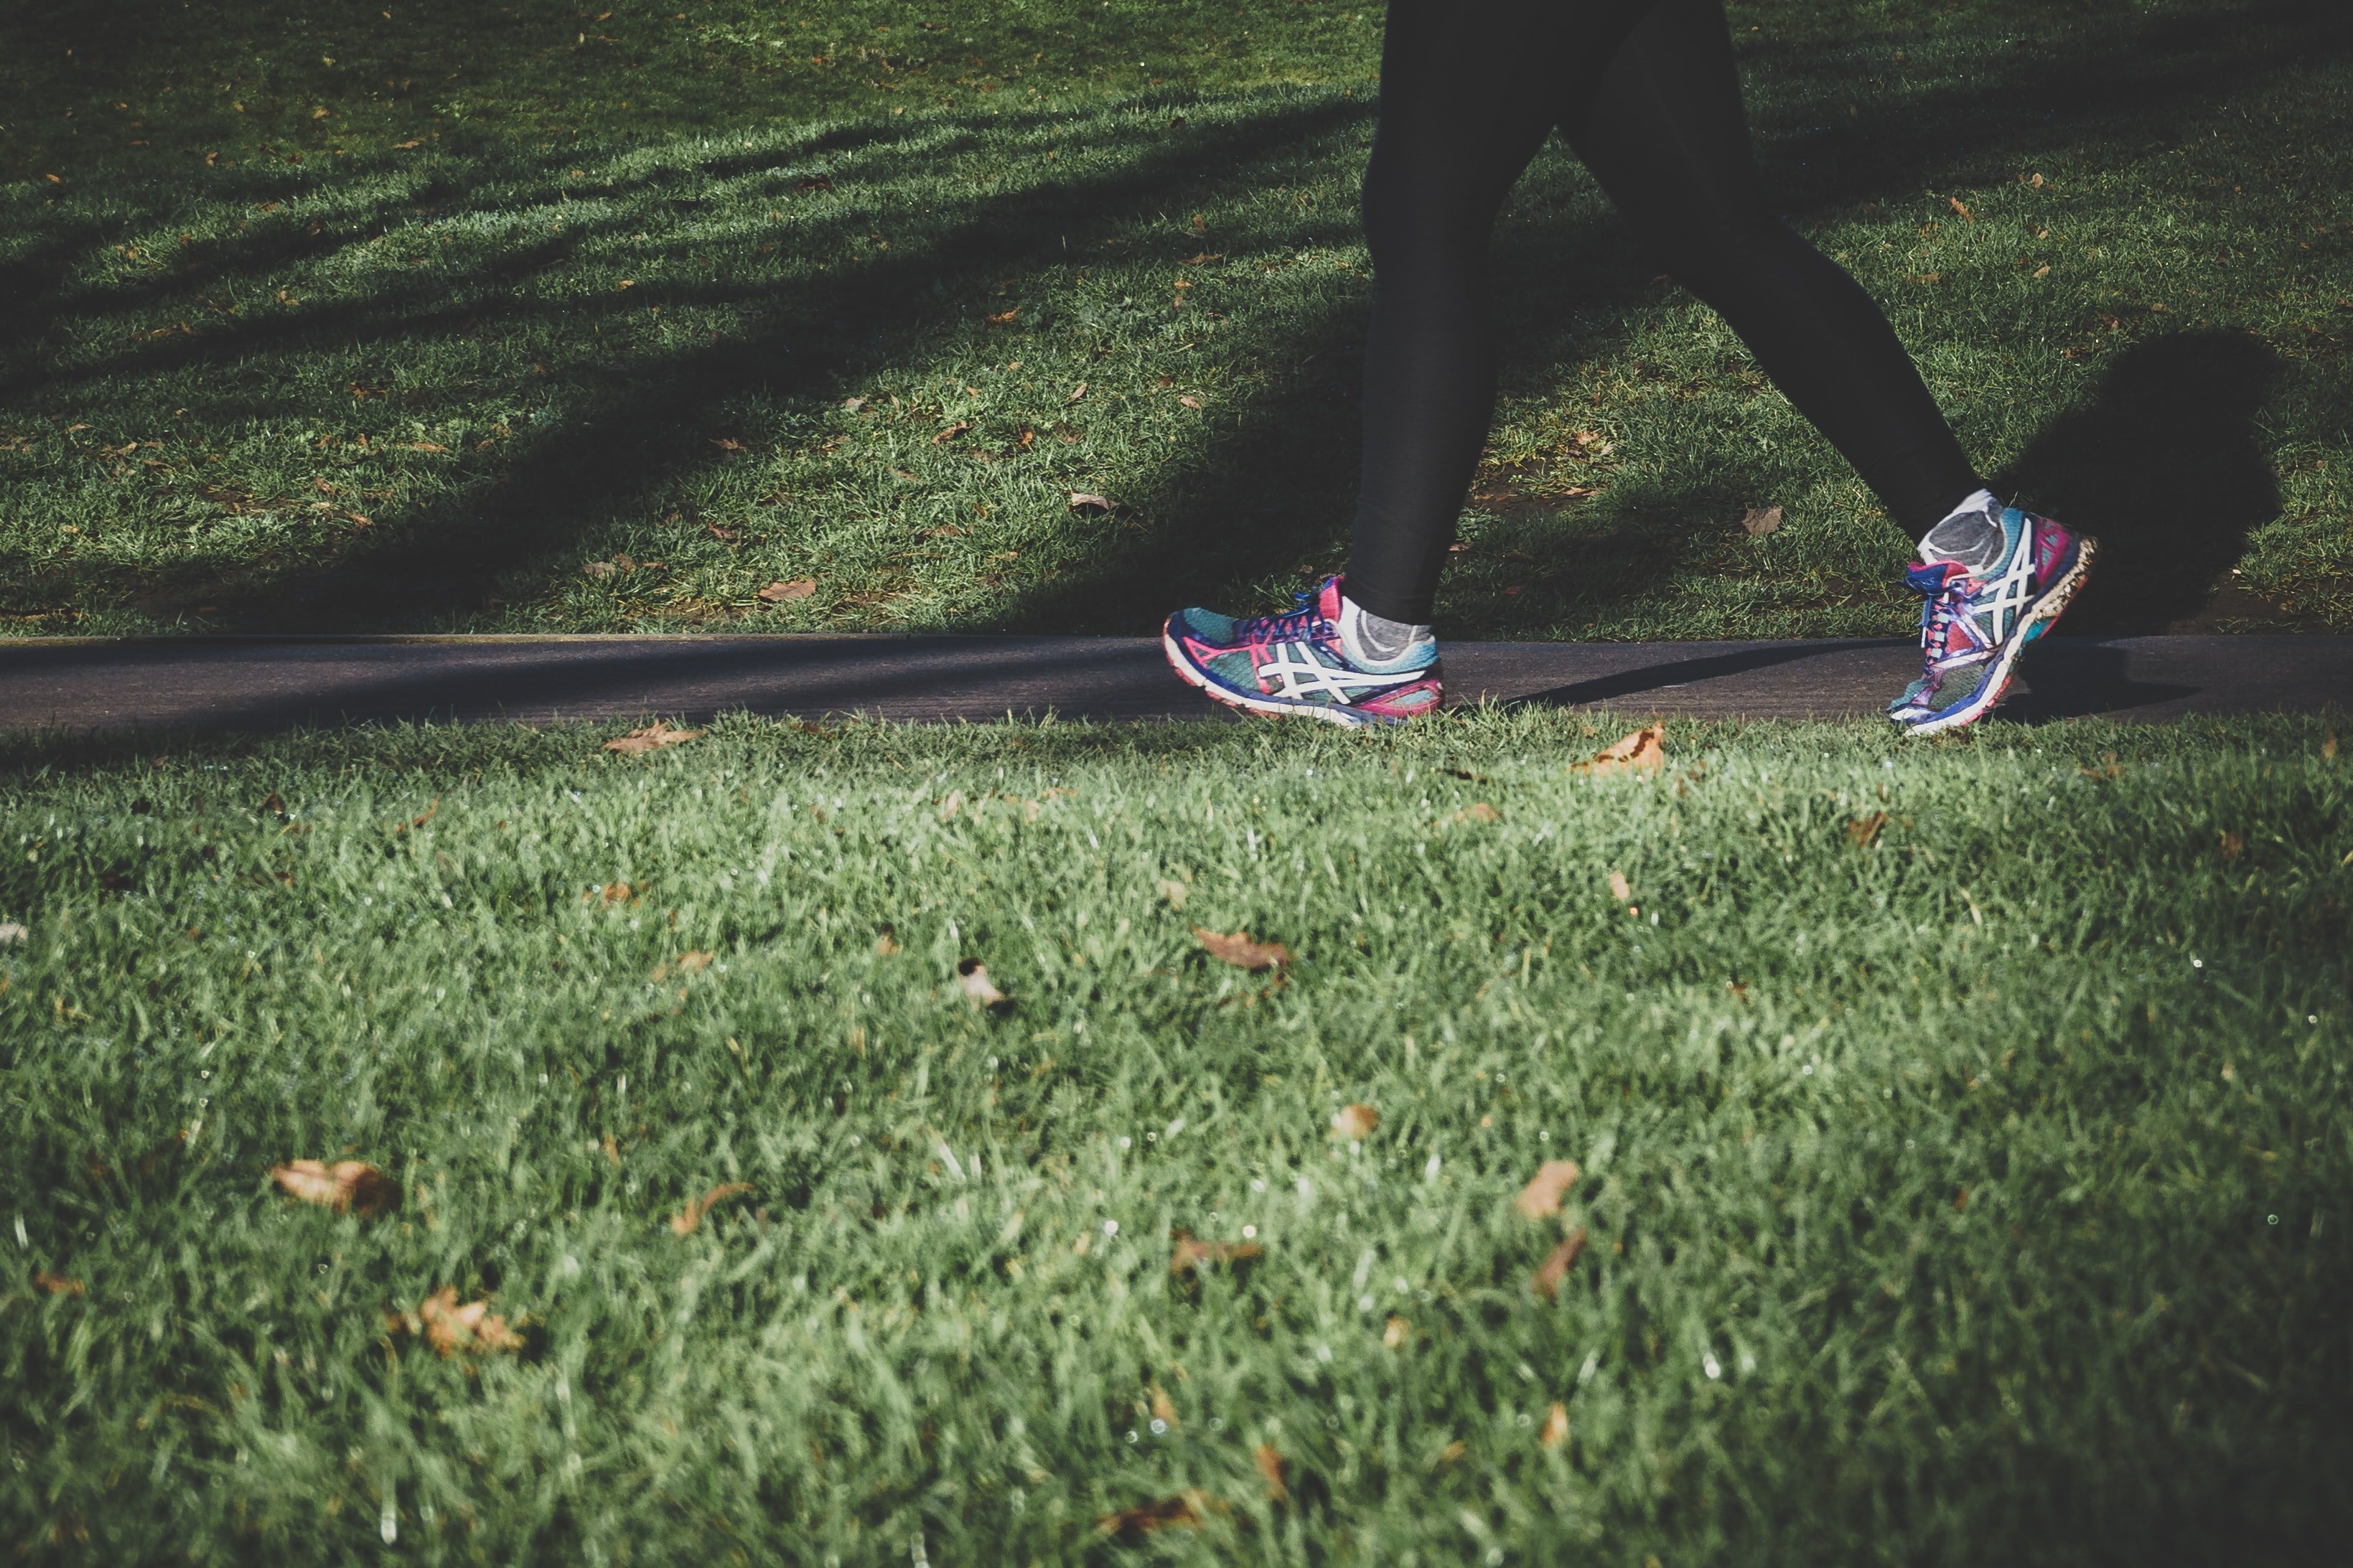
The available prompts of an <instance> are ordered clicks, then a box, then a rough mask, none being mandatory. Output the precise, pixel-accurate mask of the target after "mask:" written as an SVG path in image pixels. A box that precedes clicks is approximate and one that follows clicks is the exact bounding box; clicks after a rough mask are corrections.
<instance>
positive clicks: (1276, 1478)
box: [1250, 1443, 1291, 1502]
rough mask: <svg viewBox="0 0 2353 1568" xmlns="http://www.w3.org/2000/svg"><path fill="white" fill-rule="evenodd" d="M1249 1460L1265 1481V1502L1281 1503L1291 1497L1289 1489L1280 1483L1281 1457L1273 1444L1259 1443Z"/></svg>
mask: <svg viewBox="0 0 2353 1568" xmlns="http://www.w3.org/2000/svg"><path fill="white" fill-rule="evenodd" d="M1250 1458H1251V1459H1252V1460H1254V1461H1255V1462H1256V1463H1257V1465H1258V1473H1259V1474H1260V1475H1261V1477H1263V1478H1264V1479H1265V1481H1266V1500H1267V1501H1269V1502H1281V1501H1282V1500H1283V1499H1285V1498H1287V1497H1289V1496H1290V1495H1291V1489H1290V1488H1289V1487H1287V1486H1285V1485H1283V1483H1282V1454H1281V1453H1279V1452H1277V1451H1276V1449H1275V1447H1274V1445H1273V1444H1271V1443H1261V1444H1260V1445H1259V1446H1258V1451H1257V1452H1256V1453H1254V1454H1252V1455H1251V1456H1250Z"/></svg>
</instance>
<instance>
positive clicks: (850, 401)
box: [841, 397, 866, 414]
mask: <svg viewBox="0 0 2353 1568" xmlns="http://www.w3.org/2000/svg"><path fill="white" fill-rule="evenodd" d="M841 406H842V409H843V410H844V412H846V413H850V414H855V413H857V412H858V411H859V410H860V409H861V408H863V407H865V406H866V399H864V398H862V397H845V398H843V399H842V400H841Z"/></svg>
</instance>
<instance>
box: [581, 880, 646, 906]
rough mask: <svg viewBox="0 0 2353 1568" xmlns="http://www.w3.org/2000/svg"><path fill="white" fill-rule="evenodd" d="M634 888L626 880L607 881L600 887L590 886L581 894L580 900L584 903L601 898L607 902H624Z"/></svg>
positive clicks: (627, 899) (591, 902)
mask: <svg viewBox="0 0 2353 1568" xmlns="http://www.w3.org/2000/svg"><path fill="white" fill-rule="evenodd" d="M634 890H635V889H631V888H630V886H629V885H628V883H627V882H607V883H606V884H605V885H604V886H603V887H601V888H591V889H588V890H587V891H586V892H585V893H583V894H581V895H580V901H581V902H582V903H584V904H593V903H595V902H596V900H599V899H602V900H604V901H605V902H606V903H607V904H626V903H628V901H629V895H630V893H631V892H632V891H634Z"/></svg>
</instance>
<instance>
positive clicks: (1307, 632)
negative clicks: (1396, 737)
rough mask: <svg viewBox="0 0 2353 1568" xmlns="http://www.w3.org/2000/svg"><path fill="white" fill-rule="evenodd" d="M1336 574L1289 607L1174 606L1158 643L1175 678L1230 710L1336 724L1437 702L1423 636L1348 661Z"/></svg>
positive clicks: (1377, 720)
mask: <svg viewBox="0 0 2353 1568" xmlns="http://www.w3.org/2000/svg"><path fill="white" fill-rule="evenodd" d="M1342 608H1343V606H1342V605H1341V600H1340V579H1339V578H1337V577H1326V578H1325V579H1324V585H1323V586H1322V587H1321V588H1318V589H1316V590H1315V591H1314V592H1313V593H1308V594H1301V595H1298V604H1297V607H1296V608H1294V609H1293V610H1290V611H1288V612H1286V613H1285V614H1282V615H1280V616H1250V617H1249V618H1247V619H1242V620H1238V619H1236V618H1235V617H1233V616H1221V615H1219V614H1218V613H1217V612H1216V611H1214V610H1179V611H1177V612H1176V614H1175V615H1173V616H1169V617H1168V625H1167V626H1166V627H1165V628H1164V629H1163V630H1162V632H1161V636H1160V646H1161V647H1162V649H1163V650H1164V651H1165V652H1166V654H1167V655H1168V666H1169V668H1171V669H1174V670H1175V671H1176V673H1177V675H1178V676H1179V677H1180V678H1181V679H1184V680H1186V681H1187V682H1189V683H1191V684H1192V685H1195V686H1198V687H1199V688H1200V689H1202V690H1204V691H1206V692H1208V694H1209V695H1210V696H1211V697H1213V698H1215V699H1216V700H1219V702H1223V703H1225V704H1226V705H1227V706H1229V707H1231V708H1245V709H1248V710H1250V711H1251V712H1253V713H1272V714H1302V715H1304V716H1306V717H1308V718H1312V719H1323V720H1327V721H1330V722H1332V723H1335V724H1394V723H1398V722H1400V721H1404V720H1407V719H1411V718H1414V717H1416V716H1418V715H1419V714H1423V713H1428V712H1430V711H1432V710H1435V709H1436V708H1437V707H1438V699H1439V696H1440V683H1439V673H1438V645H1437V644H1436V643H1434V642H1430V641H1426V640H1425V641H1422V642H1419V643H1418V644H1416V645H1415V646H1413V647H1409V648H1408V649H1407V651H1406V652H1405V654H1404V655H1403V656H1402V657H1400V658H1398V659H1396V660H1394V661H1392V662H1390V663H1387V664H1368V663H1359V662H1357V661H1356V660H1353V659H1351V658H1349V657H1348V656H1347V653H1346V652H1345V650H1344V649H1343V648H1342V647H1341V642H1340V616H1341V613H1342Z"/></svg>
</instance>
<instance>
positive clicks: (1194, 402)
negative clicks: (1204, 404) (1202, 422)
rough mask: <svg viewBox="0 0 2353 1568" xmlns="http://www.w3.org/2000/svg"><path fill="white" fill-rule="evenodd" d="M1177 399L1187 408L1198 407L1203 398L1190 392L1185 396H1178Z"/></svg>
mask: <svg viewBox="0 0 2353 1568" xmlns="http://www.w3.org/2000/svg"><path fill="white" fill-rule="evenodd" d="M1176 401H1177V402H1178V403H1179V404H1181V405H1184V406H1185V407H1187V408H1198V407H1200V406H1201V400H1200V399H1199V398H1198V397H1195V396H1193V395H1190V394H1189V393H1188V394H1187V395H1185V396H1183V397H1180V398H1178V399H1177V400H1176Z"/></svg>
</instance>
